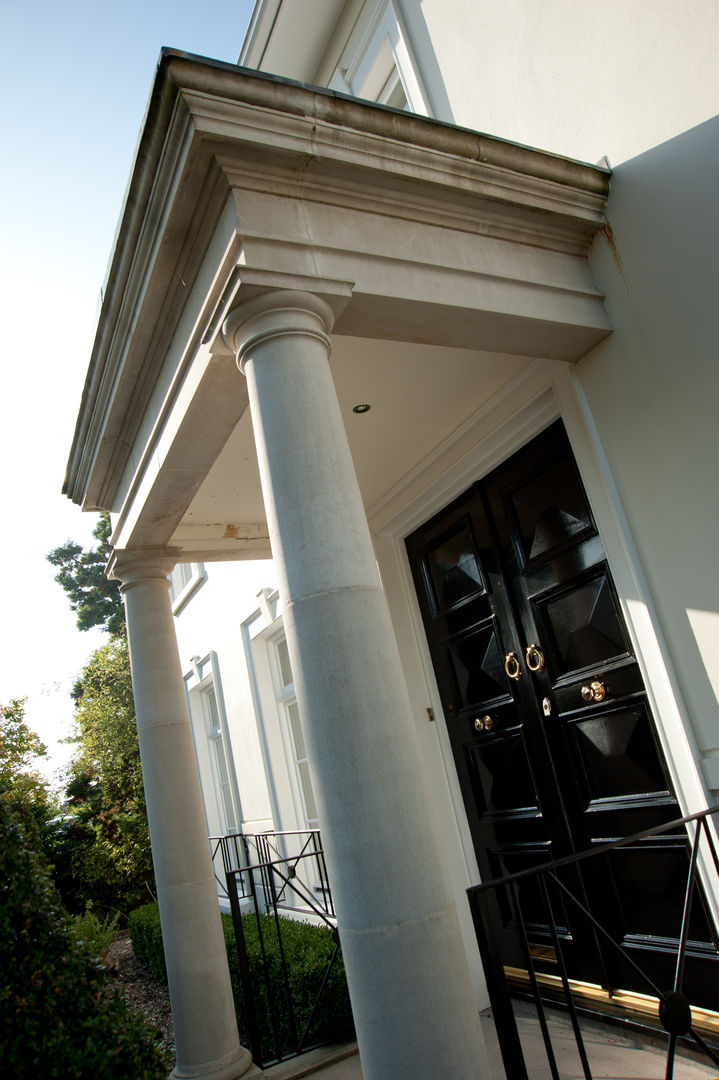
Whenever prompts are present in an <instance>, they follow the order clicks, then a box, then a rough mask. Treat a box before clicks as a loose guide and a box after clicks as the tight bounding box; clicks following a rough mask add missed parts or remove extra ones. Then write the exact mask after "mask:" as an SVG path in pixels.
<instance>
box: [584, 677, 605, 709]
mask: <svg viewBox="0 0 719 1080" xmlns="http://www.w3.org/2000/svg"><path fill="white" fill-rule="evenodd" d="M581 694H582V698H583V699H584V701H586V702H587V704H589V703H590V702H592V701H604V699H605V697H606V696H607V687H606V686H605V685H604V683H603V682H600V680H599V679H594V680H592V682H590V683H589V685H585V686H583V687H582V690H581Z"/></svg>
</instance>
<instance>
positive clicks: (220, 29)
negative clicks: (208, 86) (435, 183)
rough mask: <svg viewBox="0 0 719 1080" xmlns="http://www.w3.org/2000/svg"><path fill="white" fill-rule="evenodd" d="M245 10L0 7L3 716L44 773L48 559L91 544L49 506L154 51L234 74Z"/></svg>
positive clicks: (170, 3) (241, 3)
mask: <svg viewBox="0 0 719 1080" xmlns="http://www.w3.org/2000/svg"><path fill="white" fill-rule="evenodd" d="M252 7H253V3H252V0H195V2H190V0H143V2H140V0H114V2H112V3H111V2H109V0H37V2H35V3H28V0H0V49H1V50H2V51H1V55H2V63H1V64H0V94H1V100H2V101H3V120H2V129H1V135H0V139H1V143H0V145H1V147H2V149H1V150H0V153H1V154H2V162H1V165H0V254H1V257H0V400H1V403H2V412H1V414H0V415H1V417H2V419H1V420H0V451H1V453H2V473H1V476H2V501H1V502H0V506H2V516H1V518H0V544H1V545H2V547H1V552H0V554H1V558H0V566H1V567H2V581H1V584H0V702H3V703H4V702H6V701H8V700H9V699H10V698H11V697H25V696H27V699H28V703H27V714H26V715H27V719H28V721H29V723H30V725H31V727H33V728H34V729H35V730H36V731H37V732H38V733H39V734H40V736H41V737H42V738H43V740H44V741H45V742H46V744H47V745H48V749H49V751H50V753H51V755H52V756H53V766H54V765H56V764H58V763H59V762H62V761H65V760H66V759H67V756H68V752H69V751H68V748H67V747H64V746H61V745H58V742H57V740H58V739H62V738H65V737H66V736H67V735H69V734H71V730H72V702H71V700H70V698H69V690H70V688H71V686H72V684H73V682H74V681H75V679H76V678H77V676H78V674H79V673H80V671H81V670H82V667H83V665H84V664H85V662H86V661H87V659H88V657H89V654H90V652H91V651H92V649H93V648H95V647H97V645H99V644H101V643H102V642H103V640H104V635H102V634H100V633H93V632H88V633H80V632H79V631H77V630H76V629H75V617H74V615H73V614H72V612H71V611H70V609H69V606H68V603H67V600H66V598H65V594H64V592H63V591H62V589H61V588H60V587H59V586H58V585H57V584H55V582H54V580H53V576H54V573H55V571H54V569H53V567H52V566H50V564H49V563H48V562H47V561H46V559H45V555H46V553H47V552H48V551H50V550H51V549H52V548H54V547H57V546H58V545H59V544H61V543H63V541H65V540H66V539H68V538H70V539H73V540H76V541H78V542H79V543H81V544H83V545H87V544H89V543H91V542H92V538H91V533H92V529H93V528H94V526H95V524H96V518H95V516H94V515H87V514H82V513H81V511H80V509H79V508H78V507H76V506H75V505H74V504H72V503H71V502H70V501H69V500H68V499H67V498H66V497H65V496H63V495H61V494H60V491H61V488H62V483H63V478H64V475H65V465H66V461H67V456H68V452H69V449H70V443H71V440H72V435H73V430H74V425H75V418H76V415H77V410H78V405H79V401H80V395H81V392H82V386H83V382H84V378H85V371H86V368H87V364H88V360H89V357H90V350H91V347H92V340H93V336H94V328H95V323H96V320H97V315H98V303H99V295H100V287H101V285H102V282H103V278H104V276H105V270H106V267H107V263H108V260H109V256H110V251H111V245H112V240H113V236H114V232H115V225H116V222H117V218H118V215H119V213H120V208H121V204H122V198H123V194H124V191H125V186H126V183H127V179H128V176H129V172H130V168H131V165H132V160H133V155H134V149H135V144H136V141H137V137H138V134H139V129H140V124H141V121H142V117H143V114H144V111H145V106H146V103H147V99H148V97H149V93H150V87H151V85H152V80H153V76H154V71H155V67H156V64H157V60H158V56H159V53H160V49H161V48H162V46H163V45H168V46H171V47H173V48H177V49H184V50H186V51H188V52H194V53H198V54H200V55H204V56H211V57H214V58H216V59H219V60H229V61H231V62H234V61H235V60H236V59H237V56H238V54H239V51H240V46H241V44H242V40H243V37H244V33H245V29H246V27H247V24H248V22H249V18H250V15H251V12H252Z"/></svg>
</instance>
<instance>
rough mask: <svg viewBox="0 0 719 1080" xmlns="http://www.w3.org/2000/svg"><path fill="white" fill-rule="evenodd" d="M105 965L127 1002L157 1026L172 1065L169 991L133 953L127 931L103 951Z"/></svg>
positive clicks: (173, 1053) (173, 1058) (173, 1043)
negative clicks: (120, 987)
mask: <svg viewBox="0 0 719 1080" xmlns="http://www.w3.org/2000/svg"><path fill="white" fill-rule="evenodd" d="M104 960H105V967H106V968H107V971H108V974H109V975H110V977H111V978H113V979H116V980H117V981H118V982H119V983H120V985H121V986H122V988H123V990H124V993H125V999H126V1000H127V1002H128V1004H130V1005H131V1006H132V1008H133V1009H136V1010H137V1011H138V1012H141V1013H143V1014H144V1015H145V1017H146V1018H147V1019H148V1020H149V1021H150V1023H151V1024H152V1025H153V1027H155V1028H156V1029H157V1033H158V1038H159V1040H160V1042H161V1043H162V1045H163V1047H164V1048H165V1050H167V1052H168V1054H170V1056H171V1059H172V1060H171V1063H170V1067H171V1068H173V1067H174V1065H175V1035H174V1031H173V1027H172V1013H171V1012H170V995H169V994H168V991H167V987H166V986H165V985H164V984H163V983H161V982H158V981H157V979H153V977H152V975H150V974H148V972H147V971H145V970H144V969H143V968H142V967H140V965H139V964H137V963H136V962H135V958H134V957H133V955H132V945H131V944H130V937H129V934H128V933H127V932H125V933H123V934H119V935H118V937H116V938H115V940H114V941H113V943H112V945H111V946H110V948H109V949H108V950H107V952H106V953H105V957H104Z"/></svg>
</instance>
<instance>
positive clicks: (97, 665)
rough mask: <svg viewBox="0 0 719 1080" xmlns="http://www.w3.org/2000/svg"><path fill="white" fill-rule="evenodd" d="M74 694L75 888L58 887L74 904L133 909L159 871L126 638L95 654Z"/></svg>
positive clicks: (70, 821)
mask: <svg viewBox="0 0 719 1080" xmlns="http://www.w3.org/2000/svg"><path fill="white" fill-rule="evenodd" d="M75 697H76V703H77V704H76V711H75V722H76V724H77V728H78V735H77V746H78V752H77V755H76V756H75V758H74V760H73V762H72V765H71V767H70V775H69V782H68V784H67V787H66V797H67V809H68V811H69V814H68V817H67V819H66V821H65V830H66V834H67V840H68V844H70V845H71V846H72V853H71V865H70V871H71V874H70V876H71V879H73V880H74V886H71V883H70V881H67V880H66V879H65V877H63V879H62V880H60V881H59V884H60V888H61V890H62V892H63V894H64V895H65V897H66V902H67V903H68V904H69V905H70V906H71V907H73V908H75V909H79V908H81V907H82V906H83V902H87V901H88V900H90V901H92V902H93V903H95V904H98V905H101V906H103V907H119V908H121V909H122V910H124V911H128V910H129V909H130V908H132V907H135V906H136V905H137V904H140V903H145V902H146V901H147V900H148V899H149V898H150V897H151V896H152V895H154V876H153V872H152V858H151V854H150V838H149V833H148V828H147V817H146V810H145V793H144V787H143V783H142V772H141V768H140V751H139V746H138V741H137V728H136V725H135V710H134V705H133V698H132V683H131V680H130V660H129V655H128V648H127V642H126V640H125V639H124V638H115V639H113V640H112V641H110V642H108V644H107V645H103V646H102V647H101V648H100V649H97V650H96V651H95V652H94V653H93V654H92V656H91V657H90V660H89V663H88V664H87V666H86V667H85V669H84V671H83V673H82V676H81V678H80V680H79V682H78V684H77V686H76V688H75ZM64 869H65V870H67V866H66V865H65V867H64ZM73 892H74V895H73Z"/></svg>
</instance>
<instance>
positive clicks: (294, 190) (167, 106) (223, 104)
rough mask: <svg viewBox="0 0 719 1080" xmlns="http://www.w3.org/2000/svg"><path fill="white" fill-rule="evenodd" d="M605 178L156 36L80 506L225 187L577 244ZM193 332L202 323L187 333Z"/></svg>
mask: <svg viewBox="0 0 719 1080" xmlns="http://www.w3.org/2000/svg"><path fill="white" fill-rule="evenodd" d="M608 183H609V175H608V172H607V170H605V169H601V168H597V167H594V166H590V165H585V164H583V163H581V162H574V161H571V160H569V159H566V158H560V157H557V156H555V155H551V154H545V153H543V152H540V151H535V150H530V149H528V148H527V147H522V146H518V145H516V144H513V143H507V142H503V141H502V140H500V139H495V138H491V137H488V136H485V135H482V134H479V133H476V132H471V131H467V130H465V129H461V128H456V127H451V126H448V125H445V124H441V123H438V122H436V121H433V120H428V119H426V118H421V117H417V116H413V115H410V114H406V113H401V112H397V111H395V110H391V109H386V108H384V107H382V106H374V105H370V104H365V103H363V102H360V101H357V100H355V99H353V98H349V97H347V96H345V95H341V94H337V93H335V92H333V91H328V90H321V89H316V88H313V87H308V86H305V85H303V84H300V83H297V82H293V81H292V80H287V79H281V78H278V77H274V76H268V75H263V74H258V73H256V72H249V71H247V70H245V69H243V68H240V67H237V66H235V65H232V64H225V63H221V62H219V61H212V60H206V59H203V58H200V57H195V56H191V55H189V54H185V53H178V52H176V51H173V50H164V51H163V53H162V55H161V58H160V63H159V66H158V71H157V75H156V79H155V83H154V87H153V91H152V95H151V98H150V102H149V106H148V110H147V114H146V119H145V125H144V128H143V133H142V136H141V139H140V143H139V145H138V151H137V155H136V159H135V164H134V168H133V172H132V176H131V180H130V184H129V187H128V192H127V196H126V200H125V205H124V208H123V212H122V215H121V219H120V224H119V228H118V232H117V238H116V243H115V248H114V253H113V258H112V262H111V268H110V272H109V276H108V279H107V283H106V289H105V292H104V299H103V306H102V310H101V314H100V319H99V323H98V329H97V335H96V339H95V345H94V348H93V353H92V358H91V362H90V368H89V371H88V376H87V380H86V384H85V388H84V392H83V397H82V403H81V408H80V414H79V417H78V421H77V426H76V430H75V437H74V440H73V445H72V450H71V454H70V460H69V463H68V469H67V474H66V480H65V485H64V491H65V493H66V494H68V495H69V496H70V497H71V498H72V499H74V500H75V501H76V502H80V503H82V504H83V505H84V506H85V508H87V509H97V508H107V507H109V506H111V504H112V502H113V499H114V497H115V492H116V491H117V487H118V484H119V482H120V478H121V477H122V475H123V471H124V470H125V468H126V466H127V461H128V457H129V454H130V452H131V447H132V443H133V440H134V438H135V436H136V434H137V431H138V429H139V425H140V423H141V421H142V418H143V411H144V408H145V406H146V402H147V400H148V398H149V395H150V394H151V392H152V389H153V386H154V385H155V381H156V379H157V376H158V374H159V372H160V370H161V369H162V365H163V363H164V361H165V358H166V355H167V349H168V348H169V345H170V342H171V340H172V336H173V333H174V332H175V330H176V328H177V325H178V322H179V319H180V317H181V315H182V313H183V311H184V310H185V308H186V304H187V298H188V296H190V293H191V289H192V285H193V283H194V281H195V279H196V275H197V273H198V272H199V268H200V266H201V263H202V259H203V257H204V255H205V253H206V250H207V246H208V244H209V242H210V239H211V237H212V234H213V230H214V228H215V227H216V225H217V223H218V221H219V219H220V215H221V213H222V210H223V209H224V207H225V206H226V204H227V199H228V198H229V194H230V191H231V190H232V189H233V188H234V189H235V190H242V189H245V190H246V189H247V188H253V189H254V190H260V191H263V192H270V193H275V194H278V195H287V196H290V197H299V196H300V195H301V197H302V198H303V199H305V200H314V201H316V202H320V203H321V202H325V203H327V204H332V205H335V206H343V205H351V206H352V207H353V208H354V207H360V208H364V209H367V210H370V211H372V212H378V213H379V212H382V213H385V214H388V215H392V216H396V217H403V218H404V219H406V220H409V221H413V220H414V221H424V222H433V223H435V224H442V225H444V226H445V227H448V228H451V229H457V230H463V231H468V230H469V231H475V232H484V233H488V234H490V235H494V236H498V237H500V238H503V239H507V240H514V241H517V240H521V242H523V243H529V244H534V245H538V246H546V247H548V248H550V249H552V250H555V251H562V252H572V253H575V254H577V253H580V252H584V251H586V249H587V247H588V245H589V243H590V240H591V236H592V235H593V233H594V232H595V231H596V230H597V228H599V227H600V226H601V224H602V221H603V216H602V215H603V210H604V205H605V202H606V196H607V192H608ZM197 317H198V319H199V318H200V317H201V313H200V312H199V311H198V312H197ZM202 317H204V316H202ZM202 333H203V327H202V326H198V328H197V333H196V335H195V337H196V338H197V340H200V339H201V336H202Z"/></svg>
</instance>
